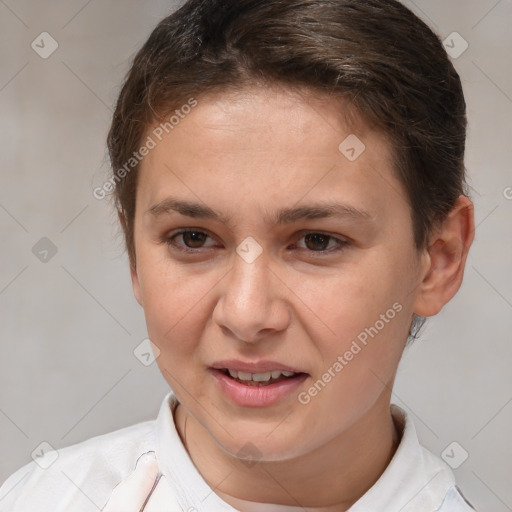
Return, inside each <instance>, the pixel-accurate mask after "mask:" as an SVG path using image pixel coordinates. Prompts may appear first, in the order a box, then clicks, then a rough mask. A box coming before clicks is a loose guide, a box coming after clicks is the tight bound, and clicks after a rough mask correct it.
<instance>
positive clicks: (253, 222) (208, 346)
mask: <svg viewBox="0 0 512 512" xmlns="http://www.w3.org/2000/svg"><path fill="white" fill-rule="evenodd" d="M340 114H341V115H340ZM349 119H351V120H352V121H351V122H350V123H349V122H348V120H349ZM149 133H151V130H149V131H148V134H149ZM349 134H355V135H356V136H357V137H358V138H359V139H360V140H361V141H363V143H364V144H365V146H366V149H365V150H364V152H363V153H362V154H361V155H360V156H359V157H358V158H357V159H356V160H355V161H353V162H351V161H349V160H348V159H347V158H346V157H345V156H344V155H343V154H342V153H341V152H340V151H339V150H338V146H339V144H340V143H341V142H342V141H343V140H344V139H345V138H346V137H347V136H348V135H349ZM390 150H391V149H390V145H389V143H388V141H387V139H386V137H385V136H384V134H382V133H381V132H379V131H378V130H374V129H372V128H371V127H370V126H368V125H367V124H366V123H365V122H364V120H362V119H359V118H357V116H356V115H354V112H352V111H351V110H350V108H349V106H348V105H346V104H345V103H343V102H341V101H340V102H338V103H334V102H333V100H332V99H328V98H323V97H321V96H319V95H318V94H316V95H315V96H314V97H313V96H307V95H305V93H303V94H298V93H292V92H290V91H287V90H283V89H280V88H278V87H272V88H258V87H253V88H252V89H245V90H243V91H239V92H237V93H234V92H233V93H232V92H223V93H218V94H216V95H213V94H210V95H207V96H201V97H199V98H198V105H197V106H196V107H195V108H194V109H193V110H192V111H191V113H190V114H188V115H187V116H186V117H185V118H184V119H183V120H181V122H180V124H179V125H178V126H177V127H175V128H174V129H173V130H172V131H171V132H170V133H169V134H168V135H166V136H165V137H164V138H163V139H162V141H161V142H159V143H158V144H157V146H156V147H155V148H154V149H152V150H151V151H150V153H149V154H148V155H147V156H146V157H145V158H144V160H143V162H142V163H141V168H140V171H139V172H140V176H139V184H138V189H137V197H136V204H137V209H136V215H135V229H134V233H135V238H134V239H135V255H136V259H135V264H134V265H133V266H132V269H131V276H132V282H133V289H134V294H135V297H136V299H137V301H138V302H139V303H140V305H141V306H142V307H143V309H144V313H145V317H146V322H147V327H148V333H149V337H150V338H151V340H152V341H153V343H154V344H155V345H156V346H157V347H158V348H159V350H160V356H159V357H158V359H157V363H158V365H159V367H160V370H161V371H162V374H163V376H164V377H165V379H166V380H167V382H168V383H169V385H170V386H171V387H172V389H173V391H174V392H175V394H176V396H177V398H178V400H179V402H180V405H179V407H178V408H177V410H176V414H175V421H176V425H177V429H178V431H179V434H180V436H181V438H182V440H184V442H185V446H186V448H187V450H188V452H189V454H190V456H191V459H192V460H193V462H194V464H195V465H196V467H197V468H198V470H199V472H200V473H201V474H202V476H203V478H204V479H205V480H206V482H207V483H208V484H209V485H210V486H211V487H212V488H213V489H214V490H215V492H216V493H217V494H219V496H221V497H222V498H223V499H224V500H225V501H227V502H228V503H230V504H231V505H232V506H234V507H237V508H239V509H240V510H244V508H243V504H244V501H256V502H265V503H275V504H284V505H290V506H297V507H298V506H302V507H308V508H314V509H315V510H318V511H323V512H327V511H329V512H333V511H336V512H338V511H340V512H341V511H345V510H347V509H348V508H349V507H350V506H351V505H352V504H353V503H354V502H355V501H357V499H358V498H359V497H361V496H362V495H363V494H364V493H365V492H366V491H367V490H368V489H369V488H370V487H371V486H372V485H373V484H374V483H375V482H376V481H377V479H378V478H379V476H380V475H381V474H382V472H383V471H384V469H385V468H386V466H387V465H388V464H389V461H390V460H391V458H392V456H393V454H394V452H395V450H396V447H397V443H398V442H399V435H398V433H397V431H396V429H395V426H394V423H393V420H392V417H391V415H390V410H389V403H390V397H391V388H392V385H393V381H394V378H395V374H396V370H397V366H398V363H399V361H400V357H401V355H402V351H403V349H404V345H405V342H406V339H407V334H408V332H409V328H410V324H411V321H412V315H413V313H417V314H419V315H423V316H431V315H435V314H436V313H438V312H439V311H440V310H441V308H442V307H443V306H444V304H445V303H446V302H448V301H449V300H450V299H451V298H452V297H453V295H454V294H455V293H456V292H457V290H458V289H459V287H460V284H461V281H462V277H463V271H464V265H465V261H466V256H467V253H468V250H469V247H470V245H471V242H472V240H473V231H474V221H473V206H472V203H471V202H470V201H469V200H468V199H467V198H465V197H461V198H459V200H458V201H457V203H456V204H455V206H454V208H453V210H452V212H451V214H450V216H449V217H448V218H447V219H446V221H445V222H444V223H443V225H442V226H440V227H439V228H438V229H436V230H435V232H433V233H432V236H431V239H430V242H429V245H428V247H427V248H425V249H424V250H421V251H418V250H417V248H416V247H415V245H414V241H413V230H412V221H411V207H410V205H409V203H408V199H407V195H406V192H405V190H404V188H403V187H402V185H401V183H400V182H399V181H398V179H397V178H396V177H395V175H394V173H393V169H392V164H391V153H390ZM169 196H172V197H174V198H177V199H181V200H187V201H192V202H196V203H199V204H201V205H202V206H205V205H206V206H208V207H210V208H211V209H213V210H215V211H216V212H219V213H221V214H223V215H224V216H225V217H227V218H229V221H230V222H229V223H224V222H220V221H217V220H212V219H207V218H206V219H205V218H191V217H188V216H184V215H181V214H178V213H172V212H169V213H165V214H161V215H159V216H155V215H153V214H152V213H150V212H148V210H149V209H150V208H151V207H152V206H154V205H155V204H157V203H159V202H161V201H162V200H164V199H165V198H167V197H169ZM327 201H328V202H338V203H342V204H345V205H350V206H351V207H353V208H357V209H359V210H364V211H366V212H367V213H368V217H367V218H365V219H356V218H353V217H351V216H345V217H342V218H334V217H333V218H318V219H302V220H298V221H296V222H294V223H291V224H285V225H276V224H275V223H274V222H272V221H271V220H270V219H271V217H272V214H274V213H275V212H276V211H277V210H278V209H281V208H286V207H295V206H303V205H310V204H313V203H320V202H327ZM121 220H122V219H121ZM180 228H190V229H191V230H193V231H201V232H202V233H205V234H206V235H208V236H204V238H202V239H201V238H200V241H199V242H198V241H195V242H194V239H191V238H190V237H188V238H187V237H186V236H185V237H184V236H177V237H174V238H173V239H172V240H173V241H174V245H169V244H168V243H166V240H167V241H169V240H170V239H171V237H172V236H173V235H174V234H175V233H176V231H177V230H178V229H180ZM318 232H320V233H323V234H326V235H330V236H332V237H334V239H327V242H325V243H324V244H323V245H322V243H321V242H318V241H315V239H313V240H311V239H307V238H306V237H305V235H307V234H311V233H318ZM249 236H251V237H253V238H254V239H255V240H256V241H257V242H258V243H259V245H260V246H261V248H262V253H261V255H260V256H259V257H258V258H257V259H256V260H255V261H254V262H252V263H247V262H246V261H244V259H242V258H241V257H240V256H239V255H238V254H237V253H236V248H237V246H239V245H240V244H241V243H242V241H244V240H245V239H246V238H247V237H249ZM336 239H339V240H341V241H345V242H347V243H346V245H344V246H343V248H342V249H341V250H339V251H336V252H333V251H332V248H336V247H338V244H337V242H336ZM308 240H309V241H308ZM187 243H188V244H189V246H190V247H192V248H193V250H195V252H194V253H193V254H189V253H186V252H183V251H180V250H179V248H187V245H186V244H187ZM319 249H326V250H324V252H323V253H322V252H319ZM394 303H399V304H400V305H401V311H400V312H399V313H397V314H396V315H395V316H394V318H393V319H392V320H390V321H389V322H388V323H386V324H385V327H384V328H382V329H381V330H380V331H379V332H378V335H376V336H375V337H374V338H370V339H369V342H368V344H367V345H366V346H364V348H363V349H362V350H361V351H360V352H359V353H358V354H357V356H355V357H354V358H353V359H352V360H351V361H350V362H349V363H348V364H347V365H346V366H344V368H343V370H342V371H341V372H340V373H339V374H337V375H336V377H335V378H333V379H332V380H331V382H329V383H328V385H326V386H325V388H324V389H323V390H322V391H321V392H320V393H318V395H317V396H315V397H314V398H312V399H311V401H310V402H309V403H307V404H301V403H300V402H299V401H298V399H297V393H292V394H291V396H289V397H287V398H286V399H284V400H282V401H281V402H279V403H277V404H275V405H272V406H268V407H256V408H253V407H242V406H239V405H236V404H234V403H233V402H231V401H230V400H229V399H228V398H227V397H226V396H225V395H223V393H222V391H221V390H220V388H219V387H218V386H217V385H216V381H215V380H214V379H213V377H212V376H211V375H210V374H209V372H208V368H209V367H210V366H211V365H212V364H213V363H214V362H215V361H218V360H221V359H232V358H238V359H243V360H253V361H257V360H260V359H271V360H274V361H279V362H282V363H285V364H288V365H290V366H293V367H295V368H298V369H300V370H302V371H304V372H306V373H308V374H309V377H308V378H307V379H306V381H305V382H304V383H302V385H301V388H300V389H299V390H298V392H299V391H304V390H306V391H307V390H308V388H310V387H311V386H312V384H313V383H314V382H315V381H316V380H318V379H319V378H321V376H322V374H324V373H325V372H326V371H327V369H328V368H329V367H332V366H333V363H334V362H335V361H336V360H337V357H338V355H342V354H344V353H345V352H346V351H347V350H348V349H349V348H350V346H351V343H352V342H353V340H355V339H356V338H357V335H358V334H359V333H361V332H362V331H364V329H365V328H368V327H370V326H374V325H375V323H376V321H377V320H379V318H381V317H380V315H382V314H385V312H386V311H387V310H389V309H390V308H391V307H392V305H393V304H394ZM185 425H186V428H185ZM248 442H250V443H252V444H253V445H254V446H256V447H257V449H258V450H259V452H260V457H259V459H258V461H257V462H256V463H255V464H253V465H249V464H245V463H244V461H242V460H241V459H240V458H239V456H237V452H238V451H239V450H240V449H241V448H242V447H243V446H244V445H246V443H248Z"/></svg>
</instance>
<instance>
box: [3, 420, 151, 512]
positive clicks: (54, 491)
mask: <svg viewBox="0 0 512 512" xmlns="http://www.w3.org/2000/svg"><path fill="white" fill-rule="evenodd" d="M155 444H156V443H155V421H147V422H143V423H138V424H135V425H131V426H129V427H125V428H122V429H119V430H115V431H113V432H109V433H107V434H103V435H99V436H95V437H92V438H90V439H87V440H86V441H83V442H81V443H77V444H74V445H71V446H67V447H65V448H60V449H58V450H50V451H45V450H44V449H43V450H42V453H41V456H39V457H37V458H36V459H35V460H34V461H32V462H30V463H28V464H26V465H25V466H23V467H21V468H20V469H18V470H17V471H16V472H15V473H13V474H12V475H11V476H10V477H9V478H8V479H7V480H6V481H5V482H4V483H3V485H2V486H1V487H0V512H22V511H31V512H33V511H34V510H37V511H38V512H45V511H48V512H50V511H51V512H59V511H61V510H62V511H66V512H79V511H82V510H83V511H90V510H98V509H100V508H101V507H102V506H103V505H104V503H105V501H106V500H107V499H108V497H109V496H110V493H111V491H112V489H113V487H114V486H115V485H117V483H118V482H119V481H121V480H122V479H123V478H125V477H126V476H127V475H128V474H129V473H130V472H131V471H132V470H133V469H134V467H135V463H136V461H137V458H138V457H139V456H140V455H141V454H142V453H144V452H146V451H149V450H154V449H155Z"/></svg>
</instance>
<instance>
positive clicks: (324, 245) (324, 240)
mask: <svg viewBox="0 0 512 512" xmlns="http://www.w3.org/2000/svg"><path fill="white" fill-rule="evenodd" d="M302 239H303V240H304V244H305V247H299V248H300V249H306V250H308V251H309V252H320V253H332V252H336V251H340V250H342V249H343V248H344V247H345V246H346V245H348V242H347V241H346V240H340V239H339V238H336V237H334V236H332V235H327V234H325V233H319V232H310V233H306V234H305V235H304V236H302V237H301V240H302Z"/></svg>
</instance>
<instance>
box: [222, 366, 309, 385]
mask: <svg viewBox="0 0 512 512" xmlns="http://www.w3.org/2000/svg"><path fill="white" fill-rule="evenodd" d="M214 370H215V371H217V372H220V373H222V374H224V375H225V376H226V377H228V378H230V379H232V380H234V381H236V382H238V383H240V384H243V385H245V386H271V385H272V384H277V383H279V382H283V381H290V380H294V379H298V378H301V379H302V378H303V377H305V376H307V375H308V374H307V373H304V372H292V371H288V370H273V371H267V372H259V373H250V372H243V371H239V370H232V369H229V368H216V369H214Z"/></svg>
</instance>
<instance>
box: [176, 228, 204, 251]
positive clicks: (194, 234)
mask: <svg viewBox="0 0 512 512" xmlns="http://www.w3.org/2000/svg"><path fill="white" fill-rule="evenodd" d="M182 236H183V241H184V242H185V244H186V245H187V246H188V247H191V248H192V249H194V248H197V247H201V245H202V244H203V243H204V238H205V236H206V235H205V233H200V232H199V231H186V232H185V233H183V235H182ZM194 244H198V245H194Z"/></svg>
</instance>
